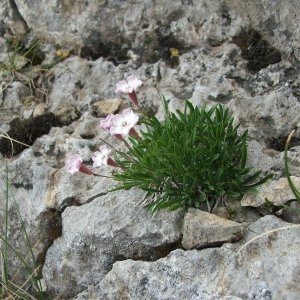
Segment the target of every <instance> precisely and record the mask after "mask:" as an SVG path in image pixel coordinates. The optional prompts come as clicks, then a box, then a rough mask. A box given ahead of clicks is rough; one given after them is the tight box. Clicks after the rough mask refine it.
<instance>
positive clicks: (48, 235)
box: [36, 208, 62, 277]
mask: <svg viewBox="0 0 300 300" xmlns="http://www.w3.org/2000/svg"><path fill="white" fill-rule="evenodd" d="M39 224H40V225H39V230H40V231H41V233H40V236H42V237H43V241H42V242H43V244H44V247H43V251H41V252H40V253H39V255H38V257H37V260H36V262H37V264H38V265H39V266H40V268H39V275H40V277H42V269H43V268H42V267H43V265H44V263H45V259H46V254H47V251H48V249H49V248H50V247H51V246H52V244H53V242H54V240H56V239H57V238H59V237H60V236H61V235H62V217H61V212H60V211H59V210H57V209H54V208H49V209H47V210H45V211H44V212H43V213H42V214H41V215H40V216H39Z"/></svg>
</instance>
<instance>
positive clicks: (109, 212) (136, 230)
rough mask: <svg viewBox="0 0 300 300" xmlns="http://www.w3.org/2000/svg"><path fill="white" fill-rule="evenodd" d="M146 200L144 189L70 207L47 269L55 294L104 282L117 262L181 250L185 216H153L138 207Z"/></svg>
mask: <svg viewBox="0 0 300 300" xmlns="http://www.w3.org/2000/svg"><path fill="white" fill-rule="evenodd" d="M141 197H143V193H141V191H134V190H131V191H128V192H124V191H122V192H115V193H109V194H104V195H103V196H101V195H99V196H95V197H94V199H93V200H92V201H91V202H90V203H87V204H85V205H81V206H79V207H77V206H72V207H67V208H66V209H65V211H64V212H63V214H62V221H63V223H62V228H63V232H62V236H61V237H60V238H58V239H56V240H55V242H54V243H53V245H52V246H51V247H50V248H49V250H48V252H47V257H46V261H45V265H44V267H43V277H44V279H45V280H46V283H47V286H48V289H49V290H48V291H49V292H50V294H51V295H60V296H61V297H70V296H74V295H76V292H77V293H78V292H80V291H82V290H83V289H85V288H87V286H88V285H91V284H95V283H99V282H100V281H101V280H102V279H103V278H104V276H105V275H106V274H107V273H108V272H109V271H110V269H111V267H112V265H113V263H114V262H115V261H118V260H125V259H128V258H131V259H135V260H150V261H152V260H156V259H158V258H160V257H163V256H165V255H166V254H167V253H169V252H170V251H171V250H173V249H175V248H177V245H178V243H179V240H180V236H181V233H180V227H181V224H182V221H181V220H182V213H181V212H175V213H169V212H160V213H158V214H157V215H156V216H155V217H153V218H151V214H150V213H149V212H148V211H147V210H146V209H145V208H142V207H137V206H136V205H135V203H137V202H138V201H140V198H141ZM75 282H76V284H74V283H75Z"/></svg>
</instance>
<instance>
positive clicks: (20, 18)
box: [8, 0, 28, 30]
mask: <svg viewBox="0 0 300 300" xmlns="http://www.w3.org/2000/svg"><path fill="white" fill-rule="evenodd" d="M8 2H9V5H10V7H11V9H12V18H13V19H14V20H15V21H17V22H21V23H22V24H23V26H24V29H26V30H27V29H28V25H27V22H26V21H25V19H24V18H23V16H22V15H21V13H20V11H19V8H18V6H17V4H16V2H15V1H14V0H9V1H8Z"/></svg>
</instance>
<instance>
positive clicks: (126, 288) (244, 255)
mask: <svg viewBox="0 0 300 300" xmlns="http://www.w3.org/2000/svg"><path fill="white" fill-rule="evenodd" d="M272 230H273V231H272ZM299 231H300V227H299V226H292V227H291V226H290V224H289V223H286V222H283V221H281V220H280V219H278V218H276V217H274V216H266V217H263V218H261V219H260V220H258V221H257V222H255V223H253V224H252V225H250V226H249V228H248V229H247V231H246V236H245V241H243V242H241V241H240V242H238V243H236V244H225V245H223V246H222V247H221V248H214V249H203V250H200V251H199V250H191V251H183V250H179V249H178V250H175V251H173V252H172V253H170V254H169V255H168V256H167V257H165V258H162V259H160V260H158V261H155V262H142V261H133V260H125V261H122V262H117V263H115V264H114V265H113V268H112V270H111V271H110V272H109V273H108V274H107V275H106V276H105V278H104V279H103V280H102V281H101V282H100V284H99V285H97V286H95V287H94V289H90V290H92V291H93V294H94V296H95V297H96V298H97V299H107V300H109V299H112V300H113V299H127V298H130V299H134V300H135V299H136V300H137V299H139V300H146V299H162V300H163V299H168V300H169V299H170V300H177V299H195V300H212V299H220V300H221V299H222V300H223V299H231V300H234V299H235V300H237V299H253V300H254V299H293V300H296V299H298V295H299V292H300V290H299V285H298V276H299V268H300V250H299V243H300V239H299ZM254 238H255V239H254ZM174 291H176V292H174ZM88 295H89V292H88V291H85V292H83V293H82V294H79V295H78V297H77V298H76V299H78V300H79V299H90V298H89V296H88ZM81 296H82V298H81Z"/></svg>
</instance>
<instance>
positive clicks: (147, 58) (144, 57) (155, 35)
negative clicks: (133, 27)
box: [134, 26, 192, 68]
mask: <svg viewBox="0 0 300 300" xmlns="http://www.w3.org/2000/svg"><path fill="white" fill-rule="evenodd" d="M191 48H192V47H187V46H185V45H184V44H183V42H180V41H178V40H177V39H176V38H175V37H174V36H173V35H172V33H171V32H170V26H160V27H159V28H157V29H156V30H155V31H154V32H149V33H146V34H145V37H144V43H143V45H142V46H141V47H140V48H138V49H134V52H135V53H137V54H138V55H139V56H140V58H141V61H140V64H142V63H143V62H146V63H150V64H152V63H156V62H157V61H159V60H160V59H161V60H163V61H164V62H165V63H166V64H167V65H168V66H170V67H171V68H176V67H177V66H178V64H179V57H180V56H181V55H182V54H184V53H185V52H187V51H189V50H190V49H191Z"/></svg>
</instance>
